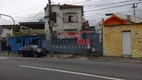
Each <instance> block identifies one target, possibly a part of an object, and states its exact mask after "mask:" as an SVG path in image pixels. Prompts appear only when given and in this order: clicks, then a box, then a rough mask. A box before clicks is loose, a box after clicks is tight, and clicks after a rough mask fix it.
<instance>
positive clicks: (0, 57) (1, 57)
mask: <svg viewBox="0 0 142 80" xmlns="http://www.w3.org/2000/svg"><path fill="white" fill-rule="evenodd" d="M1 59H8V58H7V57H3V56H0V60H1Z"/></svg>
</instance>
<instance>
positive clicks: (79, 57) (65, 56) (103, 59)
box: [0, 51, 142, 64]
mask: <svg viewBox="0 0 142 80" xmlns="http://www.w3.org/2000/svg"><path fill="white" fill-rule="evenodd" d="M0 56H8V55H7V52H6V51H4V52H0ZM9 56H15V57H19V56H17V55H16V54H14V53H11V54H10V55H9ZM42 58H43V59H47V58H48V59H74V60H91V61H101V62H120V63H139V64H142V58H135V59H134V58H121V57H86V56H84V55H74V54H55V55H54V57H51V55H50V54H49V55H47V56H45V57H42Z"/></svg>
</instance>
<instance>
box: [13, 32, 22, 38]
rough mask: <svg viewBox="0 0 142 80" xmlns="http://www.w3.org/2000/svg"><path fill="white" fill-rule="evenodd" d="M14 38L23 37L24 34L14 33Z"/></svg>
mask: <svg viewBox="0 0 142 80" xmlns="http://www.w3.org/2000/svg"><path fill="white" fill-rule="evenodd" d="M14 36H15V37H19V36H24V33H23V32H15V33H14Z"/></svg>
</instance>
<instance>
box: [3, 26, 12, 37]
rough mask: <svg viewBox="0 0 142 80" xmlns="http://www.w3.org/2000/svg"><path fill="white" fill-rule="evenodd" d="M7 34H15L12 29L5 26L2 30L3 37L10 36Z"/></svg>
mask: <svg viewBox="0 0 142 80" xmlns="http://www.w3.org/2000/svg"><path fill="white" fill-rule="evenodd" d="M7 34H9V35H13V31H12V29H7V28H3V30H2V32H1V37H7V36H8V35H7Z"/></svg>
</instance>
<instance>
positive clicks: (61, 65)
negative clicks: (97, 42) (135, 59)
mask: <svg viewBox="0 0 142 80" xmlns="http://www.w3.org/2000/svg"><path fill="white" fill-rule="evenodd" d="M0 80H142V64H135V63H117V62H102V61H89V60H71V59H70V60H69V59H47V58H24V57H3V56H0Z"/></svg>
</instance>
